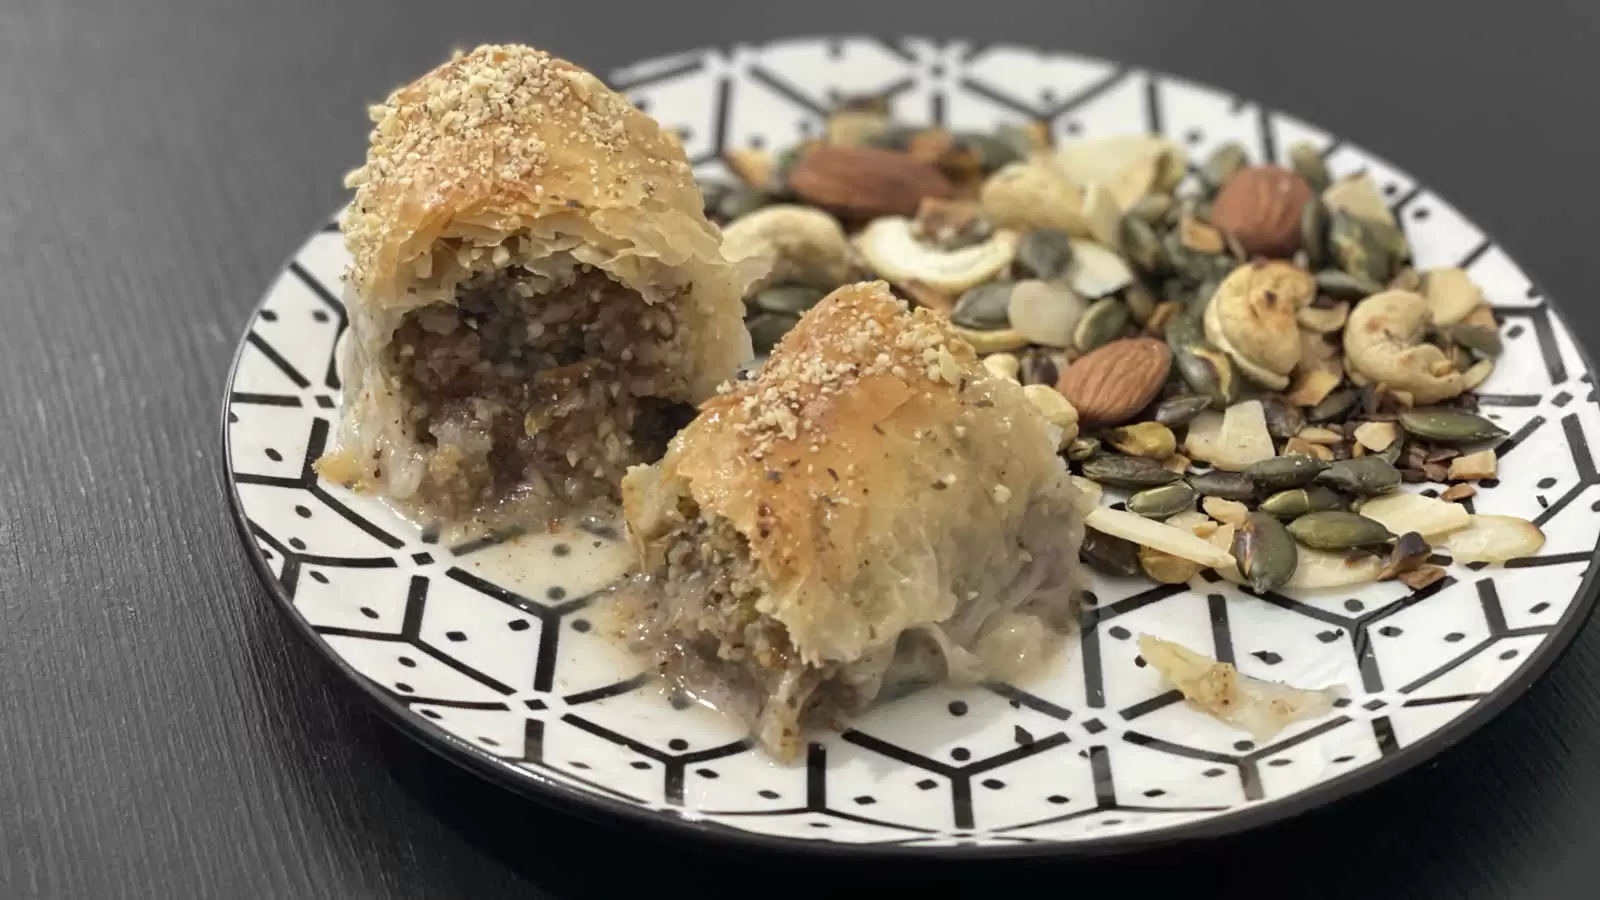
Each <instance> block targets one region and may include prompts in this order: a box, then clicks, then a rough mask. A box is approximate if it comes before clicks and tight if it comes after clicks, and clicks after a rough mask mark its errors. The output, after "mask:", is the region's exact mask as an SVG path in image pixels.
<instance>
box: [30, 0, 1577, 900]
mask: <svg viewBox="0 0 1600 900" xmlns="http://www.w3.org/2000/svg"><path fill="white" fill-rule="evenodd" d="M1597 28H1600V7H1597V6H1596V5H1595V4H1594V3H1592V2H1587V0H1567V2H1533V0H1523V2H1519V3H1498V2H1491V0H1457V2H1454V3H1448V4H1447V3H1432V2H1430V3H1421V2H1415V3H1412V2H1405V0H1391V2H1387V3H1355V2H1339V0H1312V2H1299V0H1295V2H1290V0H1280V2H1272V3H1268V2H1253V3H1252V2H1232V0H1209V2H1193V0H1170V2H1142V0H1038V2H1003V0H981V2H979V0H902V2H894V3H877V4H870V5H869V4H868V3H865V2H860V0H853V2H852V0H804V2H786V3H780V4H775V5H762V4H759V3H754V2H744V3H723V4H709V3H691V2H666V3H646V2H629V3H570V2H567V3H557V2H536V0H520V2H516V0H502V2H487V0H483V2H432V3H429V2H421V0H340V2H319V0H248V2H244V0H146V2H141V3H134V2H126V0H95V2H90V0H66V2H63V0H0V897H5V898H11V897H34V896H39V897H70V898H99V897H162V898H167V897H171V898H190V897H196V898H209V897H240V896H242V897H334V898H357V897H382V898H390V897H393V898H413V897H457V896H459V897H473V898H482V900H487V898H495V897H546V896H551V897H578V896H628V895H633V894H638V895H641V896H675V895H678V894H688V893H690V892H691V891H692V892H693V893H695V894H697V895H701V896H736V895H738V896H748V895H750V894H751V892H759V894H760V895H766V896H799V895H801V894H802V893H806V894H811V893H815V892H817V891H824V892H834V891H837V890H839V888H840V887H841V886H842V885H846V884H852V885H853V884H854V883H856V882H860V883H863V884H867V885H874V886H876V887H877V889H879V890H884V889H889V890H892V889H894V888H903V889H906V890H913V889H914V890H917V891H919V892H921V893H928V894H933V895H940V894H942V893H944V892H945V891H947V890H959V891H961V892H962V893H971V892H973V891H975V890H984V889H990V890H993V889H995V888H997V887H1002V886H1003V889H1005V890H1007V891H1010V890H1016V889H1020V890H1026V891H1029V892H1050V893H1053V894H1056V895H1058V896H1087V895H1088V892H1101V891H1112V890H1119V889H1124V890H1125V889H1127V888H1130V887H1135V886H1151V887H1154V886H1159V887H1163V888H1166V889H1168V890H1183V891H1185V892H1186V895H1188V896H1201V897H1205V896H1213V895H1224V894H1226V893H1235V892H1237V893H1245V892H1249V893H1257V892H1263V891H1272V892H1275V893H1278V894H1280V895H1282V896H1290V897H1321V896H1330V897H1346V896H1385V897H1387V896H1395V897H1412V898H1423V897H1450V898H1457V897H1515V898H1534V897H1579V896H1583V897H1594V896H1596V895H1597V894H1600V852H1596V851H1600V702H1597V700H1596V692H1595V690H1594V685H1595V684H1596V683H1597V682H1600V628H1590V629H1588V630H1587V631H1586V632H1585V633H1583V634H1582V635H1580V636H1579V637H1578V639H1577V642H1576V644H1575V645H1574V647H1573V649H1572V650H1571V652H1570V653H1569V654H1568V655H1567V656H1566V657H1565V658H1564V659H1563V660H1562V661H1561V662H1560V664H1558V665H1557V666H1556V667H1555V668H1554V669H1553V670H1552V671H1551V672H1550V673H1549V675H1548V676H1547V677H1546V678H1545V679H1544V680H1543V681H1542V682H1541V683H1540V684H1538V685H1537V686H1536V687H1535V688H1534V689H1533V690H1532V691H1531V692H1529V693H1528V694H1527V696H1526V697H1525V698H1524V699H1523V700H1522V701H1521V702H1519V703H1517V704H1516V705H1514V706H1513V707H1512V708H1511V709H1510V710H1509V711H1508V712H1506V713H1505V714H1504V715H1502V716H1501V717H1499V718H1498V719H1497V720H1495V721H1494V722H1493V723H1492V724H1491V725H1489V726H1488V727H1486V728H1484V729H1483V730H1482V731H1480V732H1479V733H1477V734H1475V735H1473V736H1472V737H1470V738H1469V739H1467V740H1466V741H1464V742H1463V743H1461V744H1460V745H1459V746H1458V747H1456V748H1455V749H1453V750H1451V751H1450V752H1448V753H1446V754H1445V755H1443V756H1442V757H1440V758H1439V759H1438V760H1437V761H1436V762H1434V763H1431V764H1429V765H1427V766H1426V767H1424V768H1422V769H1421V770H1418V771H1415V772H1412V773H1410V774H1408V775H1406V776H1404V777H1402V778H1399V779H1397V780H1395V781H1392V782H1389V783H1387V784H1385V785H1383V786H1380V787H1379V788H1377V789H1374V790H1371V791H1369V792H1367V793H1366V794H1364V795H1361V796H1359V797H1356V798H1353V799H1350V800H1348V801H1345V802H1342V803H1339V804H1336V805H1334V806H1332V807H1329V808H1326V809H1322V810H1319V811H1315V812H1313V813H1310V814H1307V815H1305V816H1303V817H1300V818H1298V819H1295V820H1292V821H1290V822H1287V823H1284V824H1281V825H1278V826H1274V827H1271V828H1268V829H1266V830H1263V831H1259V832H1255V833H1250V834H1247V835H1242V836H1238V837H1234V838H1229V839H1226V840H1223V841H1218V842H1212V843H1205V844H1197V845H1192V846H1188V847H1181V848H1176V849H1172V850H1165V851H1161V852H1157V853H1153V854H1148V855H1145V856H1143V857H1140V858H1132V859H1120V860H1104V861H1096V862H1093V863H1090V864H1075V865H1038V864H1027V865H1018V864H999V865H986V866H981V867H971V866H945V865H922V866H919V867H917V868H908V867H881V866H880V867H862V866H846V865H837V866H836V865H831V864H830V865H824V864H817V863H809V864H805V868H803V869H800V868H793V867H792V864H789V863H786V862H784V861H783V860H775V859H770V858H758V859H752V858H745V857H740V856H737V855H735V854H730V853H727V852H722V853H720V854H719V853H706V852H704V851H701V850H698V849H697V848H695V847H693V846H689V845H681V844H676V843H658V842H657V839H655V838H650V837H647V836H645V835H640V834H635V833H626V832H622V831H615V830H611V829H608V828H606V827H603V826H600V825H595V824H591V823H588V822H583V821H578V820H575V819H572V818H569V817H566V816H562V815H559V814H556V813H553V812H550V811H548V810H546V809H544V808H542V807H540V806H538V805H536V804H534V803H531V802H528V801H526V800H522V799H519V798H517V797H514V796H512V795H510V794H508V793H506V792H504V791H502V790H501V789H499V788H496V787H493V786H491V785H489V784H487V783H485V782H482V781H480V780H478V779H477V778H476V777H474V776H473V775H470V774H467V773H465V772H463V771H461V770H458V769H456V768H455V767H454V766H452V765H451V764H449V763H446V762H444V761H441V760H439V759H437V758H436V757H434V756H433V755H432V754H431V753H430V752H429V751H427V750H426V749H424V748H422V747H420V746H418V745H416V744H414V743H413V742H412V741H411V740H410V739H409V738H407V737H405V736H404V735H402V734H400V733H399V732H398V731H396V730H394V729H393V728H391V727H390V726H388V725H387V724H385V723H384V722H383V721H381V720H380V719H379V718H378V716H377V715H376V713H375V712H374V711H373V709H371V708H370V707H369V705H368V704H367V703H366V701H364V700H363V698H362V697H361V696H359V695H358V693H357V691H356V690H355V689H354V688H353V687H352V686H351V685H349V684H347V683H345V682H343V681H342V680H341V679H340V677H339V676H338V675H337V674H336V673H335V671H334V669H333V667H332V666H331V665H329V664H327V663H326V662H325V661H323V660H322V659H321V658H320V657H319V656H318V655H317V654H316V653H315V652H313V650H312V649H311V647H310V646H309V645H308V644H307V643H306V642H305V641H303V640H301V639H300V638H299V637H298V636H297V634H296V633H295V632H294V631H293V630H291V628H290V627H289V625H288V623H287V622H286V620H285V618H284V616H283V615H282V614H281V613H280V612H279V611H278V610H277V609H276V608H275V607H274V606H273V604H272V603H271V601H270V600H269V598H268V597H267V595H266V593H265V592H264V591H263V589H262V588H261V587H260V586H259V585H258V584H257V582H256V579H255V576H254V575H253V574H252V572H251V570H250V568H249V566H248V564H247V563H246V560H245V556H244V553H243V551H242V549H241V546H240V544H239V542H238V539H237V538H236V537H235V534H234V531H233V528H232V526H231V524H230V522H229V518H228V512H227V508H226V503H225V501H224V498H223V492H222V486H221V478H220V442H219V433H218V425H217V419H218V408H219V404H220V398H221V391H222V379H223V377H224V374H225V372H226V368H227V364H228V361H229V358H230V355H231V354H232V352H233V347H234V341H235V339H236V338H237V337H238V335H239V334H240V332H241V329H242V327H243V325H244V322H245V317H246V313H247V311H248V310H249V309H250V307H251V305H252V304H254V303H255V301H256V299H257V297H258V296H259V294H260V293H261V291H262V289H263V288H264V286H265V285H266V284H267V282H268V280H269V278H270V277H271V276H272V275H273V273H274V271H275V270H276V268H277V267H278V265H279V264H280V263H281V261H282V260H283V258H284V257H285V256H286V255H287V254H288V253H289V251H290V250H291V249H292V248H294V247H295V246H297V245H298V243H299V242H300V240H301V239H302V238H303V236H304V235H305V234H306V233H307V232H308V231H309V230H310V229H312V228H313V227H315V226H316V225H317V224H318V223H320V222H322V221H323V220H324V217H325V216H326V215H327V213H328V212H329V211H330V210H332V209H333V208H335V207H336V205H337V204H338V203H339V202H341V199H342V197H343V192H342V190H341V188H340V177H341V175H342V174H343V173H344V172H345V171H346V170H348V169H349V168H351V167H353V166H354V165H355V164H356V162H357V160H359V158H360V156H361V154H362V152H363V145H364V140H365V135H366V131H367V127H368V126H367V123H366V119H365V117H364V114H363V110H364V104H365V103H367V102H371V101H374V100H377V99H381V97H382V96H383V94H385V93H386V92H387V90H388V89H389V88H391V87H393V86H394V85H396V84H398V83H400V82H402V81H405V80H408V79H409V78H411V77H413V76H415V75H416V74H418V73H420V72H422V71H423V70H425V69H426V68H428V67H430V66H432V65H434V64H435V63H437V62H438V61H440V60H441V59H443V58H444V57H445V56H446V55H447V53H448V52H449V50H450V49H451V48H452V47H455V46H462V45H467V46H470V45H472V44H474V43H477V42H481V41H485V40H497V41H507V40H517V41H525V42H529V43H534V44H537V45H539V46H543V47H546V48H549V49H551V50H553V51H556V52H558V53H559V54H561V55H564V56H567V57H569V58H571V59H574V60H576V61H578V62H580V63H583V64H585V65H588V66H590V67H591V68H594V69H596V70H597V71H601V72H604V71H606V70H608V69H610V68H612V67H614V66H617V65H620V64H623V63H626V62H629V61H631V60H635V59H639V58H643V57H647V56H651V55H656V54H660V53H665V52H669V51H674V50H681V49H687V48H691V47H695V46H702V45H712V44H727V43H733V42H737V41H758V40H764V39H769V38H774V37H780V36H786V35H794V34H807V33H810V34H816V33H829V32H831V33H840V32H851V31H869V32H873V33H879V34H922V35H928V36H933V37H947V38H955V37H968V38H972V39H974V40H983V41H1000V40H1011V41H1026V42H1030V43H1036V44H1042V45H1045V46H1049V47H1055V48H1062V49H1069V50H1075V51H1079V52H1085V53H1091V54H1096V55H1100V56H1106V57H1113V58H1117V59H1121V60H1125V61H1128V62H1132V63H1136V64H1141V65H1146V66H1154V67H1158V68H1162V69H1165V70H1167V71H1170V72H1174V73H1177V74H1180V75H1183V76H1186V77H1189V78H1193V79H1197V80H1201V81H1206V82H1210V83H1213V84H1216V85H1220V86H1222V87H1224V88H1226V89H1229V90H1232V91H1236V92H1239V93H1242V94H1246V95H1250V96H1253V97H1256V98H1259V99H1261V100H1263V101H1264V102H1265V103H1267V104H1268V105H1270V106H1271V107H1273V108H1276V109H1283V110H1288V111H1292V112H1294V113H1296V114H1298V115H1301V116H1303V117H1304V118H1306V119H1307V120H1309V121H1312V122H1316V123H1319V124H1321V125H1323V126H1325V127H1327V128H1329V129H1331V130H1332V131H1333V132H1335V133H1337V134H1340V135H1342V136H1344V137H1346V138H1348V139H1350V140H1352V141H1354V142H1356V143H1359V144H1361V145H1364V146H1366V147H1368V148H1370V149H1371V150H1373V151H1375V152H1377V153H1379V154H1381V155H1383V156H1385V157H1388V158H1390V159H1392V160H1394V161H1395V162H1396V163H1398V164H1399V165H1401V166H1402V167H1405V168H1408V169H1411V170H1412V171H1415V172H1416V173H1417V174H1419V175H1420V176H1422V177H1423V178H1424V179H1426V180H1427V181H1428V183H1429V184H1430V186H1432V187H1433V188H1435V189H1437V190H1439V191H1440V192H1441V193H1442V194H1443V195H1444V196H1446V197H1448V198H1451V199H1452V200H1453V201H1454V202H1455V203H1456V204H1457V205H1458V206H1460V207H1461V208H1462V209H1463V210H1464V211H1465V212H1467V214H1469V215H1471V216H1474V217H1475V218H1476V219H1477V220H1478V221H1479V222H1480V223H1481V224H1482V225H1483V226H1484V227H1486V228H1487V229H1488V230H1489V231H1490V232H1492V233H1494V234H1495V235H1496V236H1497V237H1498V238H1499V239H1500V241H1501V242H1502V243H1504V244H1505V245H1506V246H1508V247H1509V248H1510V250H1511V252H1512V253H1513V254H1514V255H1515V256H1517V258H1519V259H1520V260H1521V261H1522V262H1523V263H1524V265H1525V266H1526V267H1527V268H1528V269H1529V270H1530V271H1531V272H1532V273H1533V274H1534V276H1535V278H1536V279H1537V280H1538V281H1540V282H1541V283H1542V285H1543V286H1544V287H1545V289H1546V291H1547V293H1549V294H1550V295H1552V296H1553V297H1555V298H1556V300H1557V302H1558V303H1559V304H1560V305H1562V306H1563V307H1564V309H1565V310H1566V312H1567V314H1568V315H1569V316H1570V317H1571V320H1572V321H1573V323H1574V325H1575V326H1576V330H1577V331H1578V332H1579V334H1581V335H1582V336H1583V337H1584V340H1585V342H1586V343H1587V344H1588V346H1589V348H1590V351H1591V353H1592V352H1593V350H1594V348H1595V346H1596V337H1597V328H1600V307H1597V306H1596V302H1595V300H1594V298H1593V296H1592V284H1593V282H1594V279H1595V278H1596V276H1597V274H1600V265H1597V262H1596V258H1597V255H1596V253H1595V250H1594V248H1595V240H1596V238H1595V234H1596V227H1595V226H1596V222H1595V212H1594V211H1595V208H1596V206H1595V199H1594V198H1596V197H1600V168H1597V167H1596V166H1595V165H1594V162H1593V160H1594V158H1595V148H1596V146H1597V145H1600V116H1596V115H1595V112H1596V109H1595V106H1596V100H1595V95H1594V93H1593V91H1594V85H1595V84H1597V83H1600V52H1597V51H1596V40H1595V38H1596V31H1597ZM846 879H849V880H848V881H847V880H846Z"/></svg>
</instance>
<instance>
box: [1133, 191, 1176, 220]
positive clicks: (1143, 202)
mask: <svg viewBox="0 0 1600 900" xmlns="http://www.w3.org/2000/svg"><path fill="white" fill-rule="evenodd" d="M1174 205H1175V204H1174V203H1173V200H1172V195H1171V194H1145V195H1144V196H1143V197H1140V198H1139V202H1138V203H1135V204H1134V205H1133V208H1132V209H1129V210H1128V214H1129V215H1133V216H1138V217H1139V218H1141V219H1143V220H1145V221H1146V222H1148V223H1150V224H1151V225H1160V224H1161V223H1163V222H1165V221H1166V220H1167V217H1168V216H1169V215H1170V214H1171V213H1172V210H1173V207H1174Z"/></svg>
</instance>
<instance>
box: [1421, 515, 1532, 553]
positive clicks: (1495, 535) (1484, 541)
mask: <svg viewBox="0 0 1600 900" xmlns="http://www.w3.org/2000/svg"><path fill="white" fill-rule="evenodd" d="M1444 546H1445V547H1447V548H1449V550H1450V555H1451V556H1452V557H1453V558H1454V559H1455V561H1456V562H1458V563H1470V562H1486V563H1503V562H1506V561H1508V560H1513V559H1522V558H1524V557H1528V556H1532V555H1534V554H1535V553H1538V552H1539V548H1541V547H1543V546H1544V532H1542V531H1540V530H1539V526H1537V525H1535V524H1533V523H1532V522H1529V521H1528V520H1527V519H1519V518H1517V517H1516V516H1472V517H1471V521H1470V522H1469V523H1468V525H1467V527H1465V528H1462V529H1461V530H1459V531H1457V532H1455V533H1454V534H1452V535H1450V537H1448V538H1446V539H1445V542H1444Z"/></svg>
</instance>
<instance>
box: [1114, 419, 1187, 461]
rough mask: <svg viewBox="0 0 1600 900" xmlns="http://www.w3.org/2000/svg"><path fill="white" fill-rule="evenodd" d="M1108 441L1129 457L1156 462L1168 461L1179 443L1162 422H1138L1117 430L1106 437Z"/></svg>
mask: <svg viewBox="0 0 1600 900" xmlns="http://www.w3.org/2000/svg"><path fill="white" fill-rule="evenodd" d="M1106 439H1107V440H1109V441H1110V442H1111V446H1113V447H1116V448H1117V449H1118V450H1121V451H1122V452H1123V453H1126V454H1128V455H1129V456H1143V457H1148V458H1149V459H1156V460H1161V459H1166V458H1167V457H1169V456H1171V455H1172V454H1173V453H1175V452H1177V449H1178V442H1177V439H1176V438H1174V437H1173V436H1172V430H1171V429H1169V428H1168V427H1167V426H1165V425H1163V424H1161V423H1160V422H1136V423H1134V424H1132V425H1125V426H1123V427H1121V428H1115V429H1112V430H1111V432H1110V433H1109V434H1107V435H1106Z"/></svg>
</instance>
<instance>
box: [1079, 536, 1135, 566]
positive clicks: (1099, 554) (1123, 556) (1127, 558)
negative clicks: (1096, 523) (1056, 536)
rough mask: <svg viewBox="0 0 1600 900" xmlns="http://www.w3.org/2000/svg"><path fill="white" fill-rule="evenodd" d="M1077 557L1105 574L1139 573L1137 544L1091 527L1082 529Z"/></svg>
mask: <svg viewBox="0 0 1600 900" xmlns="http://www.w3.org/2000/svg"><path fill="white" fill-rule="evenodd" d="M1078 558H1079V559H1082V560H1083V561H1084V562H1085V563H1087V564H1088V565H1089V566H1090V567H1091V568H1093V569H1095V570H1097V571H1100V572H1104V573H1105V574H1107V575H1122V576H1125V577H1131V576H1134V575H1137V574H1139V545H1138V544H1135V543H1134V542H1133V541H1130V540H1127V539H1126V538H1119V537H1115V536H1113V535H1109V534H1106V533H1105V532H1103V531H1095V530H1094V529H1093V528H1086V529H1084V532H1083V543H1082V544H1081V545H1079V547H1078Z"/></svg>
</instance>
